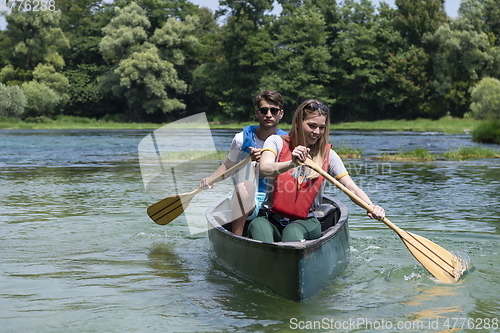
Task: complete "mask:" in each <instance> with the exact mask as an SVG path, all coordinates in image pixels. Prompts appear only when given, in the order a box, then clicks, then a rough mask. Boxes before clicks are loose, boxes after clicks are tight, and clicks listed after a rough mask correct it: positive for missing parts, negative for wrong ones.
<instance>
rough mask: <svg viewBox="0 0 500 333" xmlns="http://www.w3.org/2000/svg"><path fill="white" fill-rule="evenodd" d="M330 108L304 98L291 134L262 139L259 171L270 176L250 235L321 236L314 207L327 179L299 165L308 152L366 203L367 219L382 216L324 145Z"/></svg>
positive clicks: (275, 238)
mask: <svg viewBox="0 0 500 333" xmlns="http://www.w3.org/2000/svg"><path fill="white" fill-rule="evenodd" d="M329 126H330V109H329V108H328V106H326V105H324V104H322V103H321V102H320V101H318V100H314V99H310V100H307V101H305V102H303V103H302V104H301V105H300V106H299V107H298V108H297V110H296V111H295V114H294V116H293V121H292V128H291V130H290V135H289V136H279V135H272V136H270V137H269V138H268V139H267V140H266V141H265V143H264V148H263V150H262V154H261V158H260V174H261V176H262V177H267V178H272V181H271V182H270V183H269V185H268V188H267V193H266V199H265V201H264V203H263V205H262V208H261V210H260V212H259V216H258V217H256V218H255V219H253V220H252V222H251V223H250V225H249V233H250V236H251V237H252V238H254V239H257V240H261V241H264V242H273V241H274V242H277V241H298V240H303V239H316V238H319V237H320V236H321V224H320V222H319V221H318V219H317V218H316V216H314V210H315V209H316V208H317V207H318V206H319V204H320V203H321V201H322V197H323V190H324V186H325V181H324V178H323V177H322V176H320V175H319V174H318V173H317V172H315V171H313V170H311V169H310V168H308V167H306V166H304V165H300V164H299V163H297V160H300V161H305V160H306V158H307V156H310V157H311V158H312V159H313V161H314V162H316V164H317V165H319V166H321V167H322V168H323V170H325V171H327V172H328V173H329V174H330V175H331V176H332V177H335V178H336V179H337V180H338V181H339V182H341V183H342V184H343V185H344V186H346V187H347V188H348V189H350V190H351V191H352V192H354V193H355V194H356V195H357V196H359V197H360V198H361V199H362V200H364V201H365V202H366V203H367V204H368V205H370V206H372V207H373V211H372V212H368V213H367V214H368V216H369V217H370V218H375V219H377V220H381V219H383V218H384V216H385V212H384V209H383V208H382V207H380V206H377V205H374V204H373V203H372V201H371V200H370V198H369V197H368V196H367V195H366V193H365V192H364V191H363V190H362V189H361V188H359V187H358V186H357V185H356V184H355V183H354V181H353V180H352V178H351V177H350V176H349V175H348V173H347V170H346V168H345V166H344V163H343V162H342V160H341V159H340V157H339V156H338V155H337V153H335V151H333V150H332V149H331V145H330V144H328V136H329Z"/></svg>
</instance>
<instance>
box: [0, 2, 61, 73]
mask: <svg viewBox="0 0 500 333" xmlns="http://www.w3.org/2000/svg"><path fill="white" fill-rule="evenodd" d="M60 16H61V12H60V11H38V12H34V11H33V12H24V11H13V12H12V13H11V14H9V15H7V16H6V20H7V23H8V25H7V31H6V37H7V38H8V41H9V43H8V45H7V48H8V53H7V54H9V56H8V58H7V61H8V63H10V64H12V65H13V66H14V68H19V69H22V70H33V69H34V68H35V67H36V66H37V65H38V64H39V63H45V64H50V65H52V66H54V68H56V69H57V70H61V69H62V68H63V67H64V59H63V57H62V56H61V53H60V52H61V51H62V50H64V49H66V48H68V47H69V43H68V40H67V38H66V37H65V35H64V33H63V32H62V30H61V28H59V18H60Z"/></svg>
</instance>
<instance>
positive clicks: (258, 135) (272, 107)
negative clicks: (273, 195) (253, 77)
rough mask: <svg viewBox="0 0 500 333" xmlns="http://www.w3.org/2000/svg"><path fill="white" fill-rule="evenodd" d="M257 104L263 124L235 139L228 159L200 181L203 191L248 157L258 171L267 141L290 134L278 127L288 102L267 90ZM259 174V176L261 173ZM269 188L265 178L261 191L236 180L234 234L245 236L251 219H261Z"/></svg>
mask: <svg viewBox="0 0 500 333" xmlns="http://www.w3.org/2000/svg"><path fill="white" fill-rule="evenodd" d="M254 104H255V107H256V110H255V111H254V113H255V117H256V118H257V121H258V122H259V125H253V126H247V127H245V128H243V130H242V131H241V132H239V133H237V134H236V135H235V136H234V138H233V140H232V142H231V147H230V149H229V154H228V156H227V158H226V160H225V161H224V163H223V164H221V165H220V166H219V168H218V169H217V170H215V171H214V172H213V173H212V174H211V175H210V176H209V177H205V178H203V179H202V180H201V181H200V187H201V188H203V189H208V188H212V186H213V185H210V183H211V180H212V179H215V178H217V176H219V175H221V174H222V173H224V172H225V171H226V170H228V169H229V168H231V167H232V166H234V165H235V164H236V163H238V162H239V161H241V160H242V159H244V158H245V157H246V156H248V154H250V155H251V157H252V161H253V162H252V168H255V167H256V165H257V163H258V162H259V160H260V156H261V150H262V147H263V145H264V142H265V141H266V139H267V138H268V137H269V136H271V135H274V134H278V135H286V134H287V133H286V132H285V131H282V130H280V129H279V128H278V123H279V122H280V120H281V119H282V118H283V114H284V111H283V105H284V100H283V96H281V94H280V93H279V92H277V91H275V90H265V91H263V92H261V93H259V94H258V95H257V96H255V98H254ZM256 173H257V174H258V172H256ZM266 187H267V181H266V180H265V179H261V178H259V180H258V188H257V189H256V188H255V183H254V182H252V181H249V180H243V181H240V182H238V181H236V183H235V189H234V191H233V193H232V198H231V202H232V212H233V221H232V222H233V223H232V232H233V233H234V234H235V235H238V236H241V235H242V234H243V229H244V227H245V222H246V221H247V219H248V220H252V219H253V218H254V217H256V216H257V213H258V211H259V208H260V204H261V203H262V201H263V200H264V198H265V192H266Z"/></svg>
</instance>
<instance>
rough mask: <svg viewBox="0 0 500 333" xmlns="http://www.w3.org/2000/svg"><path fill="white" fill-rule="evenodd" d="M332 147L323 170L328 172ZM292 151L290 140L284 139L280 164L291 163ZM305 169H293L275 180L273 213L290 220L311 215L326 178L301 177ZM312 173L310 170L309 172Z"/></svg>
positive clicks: (328, 147)
mask: <svg viewBox="0 0 500 333" xmlns="http://www.w3.org/2000/svg"><path fill="white" fill-rule="evenodd" d="M330 149H331V145H327V147H326V151H325V154H326V155H325V156H326V158H325V161H324V163H323V166H322V168H323V170H325V171H328V161H329V155H328V154H329V152H330ZM291 160H292V150H291V148H290V139H289V138H288V137H286V138H284V139H283V148H282V149H281V152H280V154H279V156H278V162H284V161H291ZM303 168H306V167H305V166H304V167H299V168H293V169H291V170H288V171H287V172H285V173H282V174H281V175H278V176H277V177H276V178H275V180H274V198H273V204H272V207H271V211H272V212H274V213H276V214H279V215H281V216H284V217H288V218H289V219H305V218H307V216H308V215H309V212H310V210H311V207H312V205H313V203H314V199H315V198H316V196H317V195H318V192H319V190H320V189H321V183H322V182H323V179H324V177H322V176H319V177H317V178H314V179H308V178H306V177H303V175H300V174H299V173H300V171H301V170H304V169H303ZM309 171H310V170H309Z"/></svg>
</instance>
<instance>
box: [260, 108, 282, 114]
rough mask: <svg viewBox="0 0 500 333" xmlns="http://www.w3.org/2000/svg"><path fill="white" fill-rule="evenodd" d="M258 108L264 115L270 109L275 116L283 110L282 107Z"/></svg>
mask: <svg viewBox="0 0 500 333" xmlns="http://www.w3.org/2000/svg"><path fill="white" fill-rule="evenodd" d="M258 110H259V112H260V113H261V114H263V115H266V114H267V113H268V112H269V111H271V114H272V115H273V116H275V115H277V114H278V112H280V111H281V109H280V108H265V107H262V108H259V109H258Z"/></svg>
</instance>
